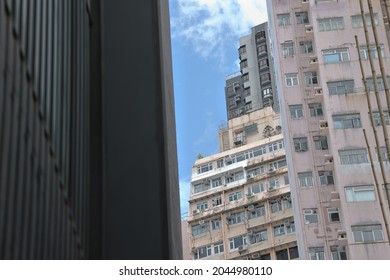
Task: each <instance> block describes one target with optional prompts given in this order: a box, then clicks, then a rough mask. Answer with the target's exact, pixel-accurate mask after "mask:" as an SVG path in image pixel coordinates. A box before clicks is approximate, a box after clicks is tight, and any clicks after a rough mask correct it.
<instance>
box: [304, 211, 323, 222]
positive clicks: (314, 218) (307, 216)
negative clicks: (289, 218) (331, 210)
mask: <svg viewBox="0 0 390 280" xmlns="http://www.w3.org/2000/svg"><path fill="white" fill-rule="evenodd" d="M303 219H304V221H305V224H306V225H310V224H319V216H318V209H317V208H310V209H303Z"/></svg>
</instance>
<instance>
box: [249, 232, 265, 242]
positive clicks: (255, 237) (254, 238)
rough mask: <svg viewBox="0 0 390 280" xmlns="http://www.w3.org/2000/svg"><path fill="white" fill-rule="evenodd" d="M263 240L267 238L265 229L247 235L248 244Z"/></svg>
mask: <svg viewBox="0 0 390 280" xmlns="http://www.w3.org/2000/svg"><path fill="white" fill-rule="evenodd" d="M264 240H268V232H267V230H266V229H265V230H262V231H258V232H255V233H253V234H252V235H249V241H250V244H254V243H259V242H261V241H264Z"/></svg>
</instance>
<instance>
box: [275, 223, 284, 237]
mask: <svg viewBox="0 0 390 280" xmlns="http://www.w3.org/2000/svg"><path fill="white" fill-rule="evenodd" d="M285 234H286V232H285V231H284V225H278V226H274V236H281V235H285Z"/></svg>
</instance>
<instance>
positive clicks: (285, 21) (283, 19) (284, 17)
mask: <svg viewBox="0 0 390 280" xmlns="http://www.w3.org/2000/svg"><path fill="white" fill-rule="evenodd" d="M277 19H278V25H279V26H287V25H290V24H291V20H290V14H279V15H277Z"/></svg>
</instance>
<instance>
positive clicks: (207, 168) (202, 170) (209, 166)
mask: <svg viewBox="0 0 390 280" xmlns="http://www.w3.org/2000/svg"><path fill="white" fill-rule="evenodd" d="M210 170H213V165H212V163H207V164H204V165H201V166H199V167H198V174H201V173H205V172H207V171H210Z"/></svg>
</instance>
